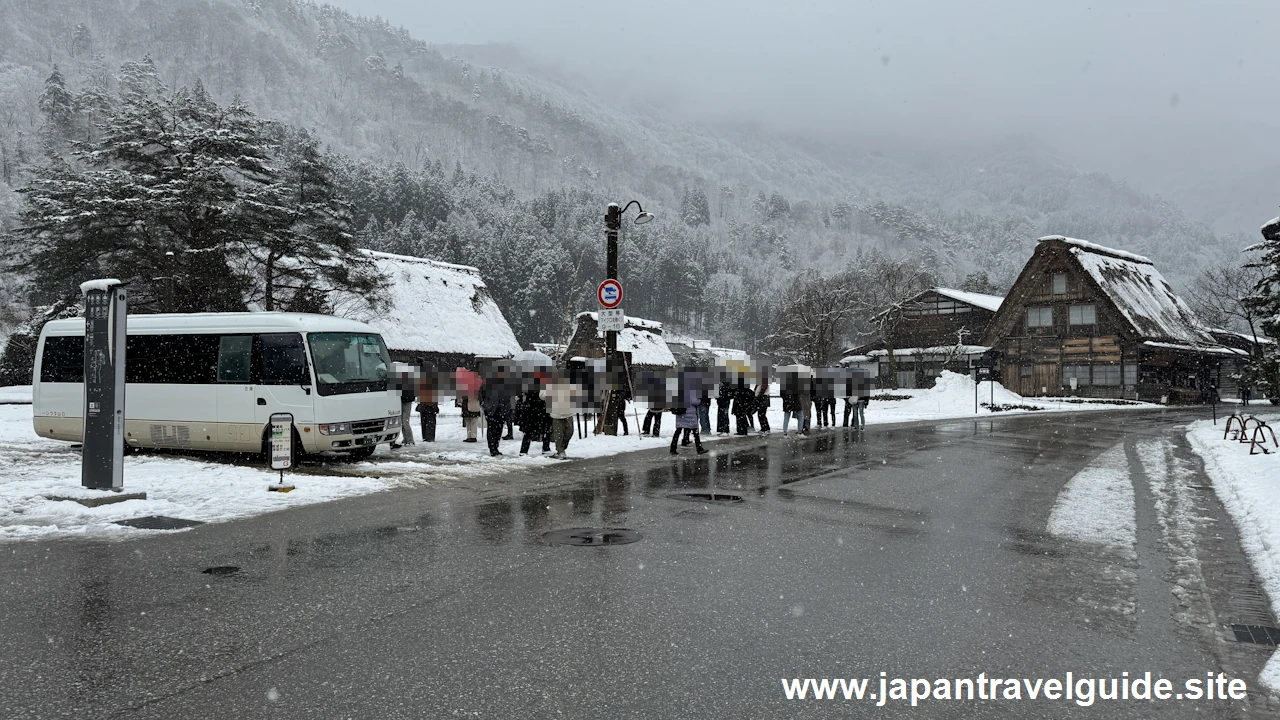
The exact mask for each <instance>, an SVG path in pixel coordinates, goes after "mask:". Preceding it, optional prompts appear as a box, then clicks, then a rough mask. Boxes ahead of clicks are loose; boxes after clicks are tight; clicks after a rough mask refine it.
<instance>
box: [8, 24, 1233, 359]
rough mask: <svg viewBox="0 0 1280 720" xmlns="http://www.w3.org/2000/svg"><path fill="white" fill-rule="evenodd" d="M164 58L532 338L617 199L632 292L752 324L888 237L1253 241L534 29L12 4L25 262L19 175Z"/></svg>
mask: <svg viewBox="0 0 1280 720" xmlns="http://www.w3.org/2000/svg"><path fill="white" fill-rule="evenodd" d="M144 59H146V60H145V61H146V62H148V63H150V64H151V66H152V67H154V72H155V77H156V81H157V87H156V88H155V89H154V93H153V94H154V98H155V99H156V101H157V102H158V101H159V100H160V99H161V98H163V96H164V95H165V94H166V93H168V94H173V93H179V92H181V91H183V89H187V90H190V89H193V88H196V87H199V88H200V92H201V93H205V94H207V97H208V98H209V101H210V102H213V103H215V104H217V103H220V104H221V105H222V106H225V107H233V106H234V107H240V106H243V107H244V108H246V109H247V111H249V112H251V113H252V114H254V115H255V116H256V117H257V118H260V119H263V120H266V121H270V123H269V124H271V125H273V126H275V127H276V129H275V130H265V131H263V133H262V137H263V138H266V139H268V140H269V139H270V138H273V137H275V138H282V137H291V136H293V135H292V134H293V133H297V132H300V131H303V130H305V131H306V132H308V133H309V137H313V138H315V139H316V140H317V141H318V143H319V147H320V148H323V150H324V152H325V156H324V159H323V160H324V163H325V165H326V169H325V172H327V173H329V174H331V176H332V178H333V182H334V184H335V188H336V191H337V192H338V193H339V194H340V195H341V196H342V199H343V202H345V203H346V204H347V206H348V209H349V216H348V217H346V218H345V220H344V223H345V225H344V228H345V229H335V232H347V231H349V232H351V233H352V234H354V236H355V241H356V244H358V245H363V246H369V247H375V248H378V249H384V250H390V251H394V252H402V253H409V254H415V255H421V256H427V257H434V258H439V259H444V260H449V261H453V262H463V263H467V264H472V265H477V266H479V267H480V268H481V270H482V272H483V273H484V275H485V277H486V279H487V280H488V282H489V284H490V286H491V289H492V290H493V292H494V296H495V298H496V299H497V300H498V302H499V303H500V304H501V305H502V307H503V309H504V311H505V312H506V314H507V316H508V318H509V319H510V320H511V321H512V325H513V327H514V328H515V330H516V332H517V335H518V336H519V338H520V339H521V340H522V341H523V342H529V341H532V340H543V339H547V340H549V339H553V338H555V337H557V336H559V335H561V334H563V331H564V327H565V318H566V316H568V315H569V314H570V313H572V312H573V311H575V310H577V309H580V308H586V307H590V306H591V305H592V304H593V301H592V300H591V292H590V289H591V287H593V286H594V282H595V281H597V280H598V279H599V278H600V277H602V275H603V260H604V258H603V254H604V253H603V232H602V215H603V211H604V206H605V204H606V203H608V202H610V201H620V202H626V201H627V200H630V199H633V198H635V199H638V200H640V201H641V202H642V203H643V204H644V207H645V209H646V210H648V211H650V212H653V213H655V214H656V215H657V216H658V220H657V221H655V222H654V223H651V224H648V225H645V226H643V227H636V226H633V225H628V226H627V227H626V228H625V230H624V243H623V258H622V275H623V279H624V282H626V284H627V295H628V301H627V303H626V306H627V310H628V312H629V314H633V315H640V316H648V317H653V318H655V319H659V320H664V321H668V322H673V323H675V324H677V325H680V326H684V327H685V328H686V329H688V330H690V331H693V332H697V333H699V334H702V335H707V336H710V337H713V338H714V339H716V340H719V341H720V342H723V343H732V344H738V345H746V346H751V345H752V344H753V343H754V342H755V341H757V340H758V339H759V338H761V337H763V336H764V335H765V334H767V329H768V325H769V323H770V320H771V315H772V312H773V307H774V303H775V302H776V298H777V297H778V295H779V294H780V290H781V288H782V287H783V286H784V285H785V283H786V282H787V280H788V278H790V277H791V276H793V275H794V274H796V273H798V272H800V271H802V270H805V269H808V268H815V269H817V270H819V271H820V272H824V273H826V272H831V271H834V270H837V269H840V268H844V267H846V266H847V265H849V264H850V263H857V262H858V258H859V257H860V256H865V255H866V254H868V253H887V254H890V255H904V254H905V255H909V256H912V257H918V258H919V259H920V261H921V262H922V263H924V264H925V265H926V266H927V267H928V269H929V270H930V271H931V272H932V274H933V275H935V276H936V277H937V278H939V279H940V281H942V282H946V283H957V284H958V283H959V282H960V280H961V278H963V277H965V276H966V275H968V274H969V273H971V272H972V271H974V270H976V269H981V270H985V271H987V272H989V273H990V274H991V276H992V278H993V279H994V280H995V281H996V282H997V284H1004V283H1008V282H1010V281H1011V280H1012V279H1013V277H1014V274H1015V273H1016V271H1017V270H1018V269H1019V268H1020V267H1021V266H1022V264H1023V262H1024V261H1025V259H1026V258H1027V257H1028V256H1029V255H1030V248H1031V246H1032V245H1033V244H1034V239H1035V238H1036V237H1038V236H1040V235H1045V234H1050V233H1054V234H1065V235H1073V236H1077V237H1084V238H1087V239H1090V240H1093V241H1095V242H1100V243H1103V244H1112V245H1117V246H1120V247H1123V248H1125V249H1128V250H1132V251H1135V252H1139V253H1143V254H1147V255H1150V256H1153V257H1154V258H1155V259H1156V260H1157V262H1159V263H1160V265H1161V267H1162V270H1164V271H1165V274H1166V275H1167V276H1168V277H1170V279H1171V280H1172V281H1174V282H1175V283H1177V282H1178V281H1179V280H1182V279H1185V278H1187V277H1189V276H1190V275H1191V274H1193V273H1194V271H1195V269H1196V268H1197V267H1199V266H1201V265H1203V264H1205V262H1206V261H1208V260H1210V259H1215V258H1217V257H1221V256H1223V255H1228V254H1234V253H1236V252H1237V251H1238V249H1239V248H1240V247H1242V246H1243V245H1244V244H1245V241H1244V240H1242V239H1238V238H1231V239H1220V238H1217V237H1215V236H1214V235H1213V233H1212V232H1210V231H1209V230H1208V229H1207V228H1205V227H1204V226H1202V225H1199V224H1196V223H1192V222H1189V221H1187V219H1186V218H1185V217H1184V215H1183V214H1182V213H1181V212H1179V211H1178V210H1177V209H1176V208H1174V207H1172V206H1170V205H1169V204H1168V203H1165V202H1163V201H1161V200H1160V199H1158V198H1154V197H1151V196H1149V195H1145V194H1143V193H1142V192H1140V191H1137V190H1135V189H1133V188H1130V187H1128V186H1127V185H1126V184H1125V183H1123V182H1120V181H1116V180H1114V179H1112V178H1109V177H1107V176H1105V175H1101V174H1097V173H1083V172H1080V171H1078V170H1076V169H1073V168H1071V167H1069V166H1067V165H1065V164H1064V163H1062V162H1060V161H1058V160H1057V159H1055V157H1054V156H1053V153H1052V152H1051V151H1050V150H1049V149H1047V148H1044V147H1042V146H1040V145H1039V144H1037V143H1036V142H1034V141H1032V140H1028V139H1011V140H1008V141H1006V142H1001V143H998V144H992V145H989V146H985V147H973V148H924V147H922V148H921V149H919V150H912V149H909V148H908V149H902V148H901V147H897V148H882V147H878V146H875V145H876V144H875V143H871V142H870V141H864V140H863V139H860V138H856V137H855V138H837V139H833V140H829V141H821V142H820V141H817V140H815V139H813V138H807V139H797V138H784V137H778V136H776V135H771V134H769V133H765V132H763V131H759V130H755V129H751V128H750V126H749V125H744V126H742V127H735V128H726V127H710V126H698V125H693V124H689V123H682V122H676V121H672V120H670V119H667V118H664V117H662V116H661V114H660V113H657V112H655V111H653V110H651V109H646V108H636V107H615V106H613V105H611V104H610V103H608V102H605V101H604V100H602V99H601V98H599V97H597V96H595V95H593V94H592V93H591V92H589V91H587V90H585V89H583V88H581V87H578V86H575V85H574V83H573V81H572V80H571V79H567V78H564V77H561V76H559V75H557V74H556V73H554V72H549V71H546V70H545V69H544V68H540V67H539V66H538V65H537V63H536V62H531V61H529V60H527V59H526V58H524V57H522V56H521V55H520V54H519V52H517V51H515V50H514V49H512V48H508V47H503V46H486V47H471V48H468V47H433V46H430V45H427V44H425V43H423V42H421V41H418V40H415V39H414V38H412V37H410V35H409V34H408V33H407V32H406V31H404V30H403V29H400V28H396V27H394V26H392V25H390V24H388V23H387V22H385V21H383V20H380V19H368V18H362V17H357V16H353V15H351V14H348V13H347V12H345V11H342V10H339V9H337V8H334V7H332V6H327V5H315V4H312V3H309V2H297V1H296V0H75V1H74V2H72V1H71V0H0V231H3V232H6V233H7V234H6V235H5V236H4V237H5V241H6V243H7V245H8V247H7V248H6V250H7V254H8V255H9V257H10V258H11V259H18V260H21V259H24V253H25V249H24V247H23V246H22V238H23V237H27V236H24V235H23V234H22V233H18V232H15V230H16V229H17V228H18V226H19V217H20V213H21V212H23V211H24V202H25V201H24V200H23V196H22V195H20V194H19V193H18V190H19V189H20V188H23V187H28V186H30V185H31V184H32V183H33V182H36V181H39V180H41V179H42V178H47V177H49V176H50V174H51V173H52V172H54V171H55V169H56V168H58V167H60V165H59V164H60V163H66V164H69V166H70V168H71V169H72V170H75V169H76V168H78V167H79V168H84V167H87V166H86V165H85V163H86V156H85V155H84V154H83V151H84V148H85V147H88V146H91V145H93V144H95V143H101V140H102V133H103V132H104V130H103V124H104V123H107V122H108V121H114V120H115V119H116V118H117V117H118V115H119V113H120V112H122V109H121V108H122V107H123V106H122V104H121V101H120V100H119V99H120V98H121V97H123V93H124V92H125V88H124V87H123V84H124V83H123V81H122V68H124V67H136V66H137V64H138V63H142V62H144ZM55 66H56V67H57V73H56V74H57V78H58V79H57V80H56V81H54V80H53V77H54V75H55ZM850 91H856V89H850ZM98 149H99V152H101V151H102V148H101V147H99V148H98ZM77 152H80V154H77ZM267 155H268V156H270V155H271V154H270V153H268V154H267ZM280 157H281V158H284V157H285V156H284V155H281V156H280ZM282 161H284V160H282ZM28 195H29V194H28ZM26 210H29V208H26ZM28 224H29V223H28ZM30 280H31V278H30V276H29V275H19V274H17V273H14V272H8V273H6V277H5V279H4V283H3V287H2V288H0V292H6V293H8V297H7V298H0V299H4V300H6V302H5V303H4V304H5V306H7V307H14V306H15V304H14V302H13V300H15V299H21V300H24V301H25V300H28V299H30V300H32V301H34V302H41V303H46V302H50V301H51V298H50V297H49V293H50V292H51V291H53V289H51V288H47V287H33V286H32V283H31V282H30ZM24 283H25V284H24Z"/></svg>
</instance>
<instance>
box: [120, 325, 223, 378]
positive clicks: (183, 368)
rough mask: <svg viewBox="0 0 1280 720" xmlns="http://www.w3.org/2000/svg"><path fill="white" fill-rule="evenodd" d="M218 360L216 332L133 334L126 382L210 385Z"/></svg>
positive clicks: (128, 352) (126, 355) (127, 351)
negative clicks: (210, 333) (205, 333)
mask: <svg viewBox="0 0 1280 720" xmlns="http://www.w3.org/2000/svg"><path fill="white" fill-rule="evenodd" d="M217 362H218V336H217V335H130V336H129V338H128V341H127V345H126V349H125V369H124V375H125V382H130V383H158V384H164V385H208V384H212V383H213V381H214V370H215V366H216V365H217Z"/></svg>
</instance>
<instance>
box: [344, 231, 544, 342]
mask: <svg viewBox="0 0 1280 720" xmlns="http://www.w3.org/2000/svg"><path fill="white" fill-rule="evenodd" d="M361 252H363V253H365V254H366V255H368V256H369V257H370V258H373V260H374V262H375V263H377V265H378V269H379V270H380V271H382V273H383V274H385V275H386V276H387V277H388V279H389V280H390V282H391V288H390V290H389V295H390V307H389V308H388V309H387V310H386V311H385V312H380V313H373V312H366V313H365V316H364V317H362V318H361V319H362V320H364V321H365V322H367V323H369V324H370V325H372V326H373V327H374V328H375V329H377V331H378V332H380V333H381V334H382V338H383V340H385V341H386V343H387V347H388V348H390V349H392V350H404V351H409V352H436V353H459V354H463V355H476V356H479V357H510V356H512V355H514V354H516V353H518V352H520V351H521V350H522V348H521V347H520V343H519V342H517V341H516V336H515V333H513V332H511V326H510V325H508V324H507V319H506V318H505V317H503V316H502V311H501V310H500V309H498V304H497V302H495V301H494V299H493V297H492V296H491V295H489V289H488V288H487V287H486V286H485V284H484V279H483V278H481V277H480V271H479V270H477V269H475V268H473V267H468V266H466V265H453V264H451V263H445V262H439V261H437V260H427V259H425V258H416V257H409V256H406V255H392V254H390V253H382V252H374V251H372V250H361Z"/></svg>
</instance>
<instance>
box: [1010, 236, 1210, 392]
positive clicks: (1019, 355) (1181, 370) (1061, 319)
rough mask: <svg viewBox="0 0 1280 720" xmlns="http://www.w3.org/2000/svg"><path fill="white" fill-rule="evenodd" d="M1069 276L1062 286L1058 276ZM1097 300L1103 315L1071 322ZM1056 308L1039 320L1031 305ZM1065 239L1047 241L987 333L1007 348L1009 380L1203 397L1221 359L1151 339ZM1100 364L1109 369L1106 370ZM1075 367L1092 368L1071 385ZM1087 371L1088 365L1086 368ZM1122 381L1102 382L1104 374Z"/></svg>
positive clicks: (1025, 387) (1019, 385) (1017, 385)
mask: <svg viewBox="0 0 1280 720" xmlns="http://www.w3.org/2000/svg"><path fill="white" fill-rule="evenodd" d="M1059 273H1062V274H1064V275H1065V276H1066V281H1067V282H1066V288H1065V292H1060V293H1055V292H1054V286H1053V282H1054V280H1053V278H1054V275H1056V274H1059ZM1088 304H1091V305H1093V306H1094V313H1095V322H1094V323H1092V324H1087V325H1085V324H1076V325H1072V324H1071V323H1070V308H1071V306H1073V305H1088ZM1044 307H1048V308H1051V309H1052V317H1053V324H1052V325H1049V326H1044V327H1032V326H1029V325H1028V323H1027V311H1028V309H1029V308H1044ZM1146 339H1148V338H1142V337H1138V336H1137V334H1136V331H1135V329H1134V328H1133V326H1132V325H1131V324H1130V323H1129V322H1128V321H1127V320H1126V319H1125V318H1124V317H1123V316H1122V315H1120V313H1119V312H1118V311H1117V310H1116V309H1115V307H1114V306H1113V305H1112V303H1111V301H1110V300H1109V299H1108V298H1107V297H1106V296H1105V295H1104V294H1103V292H1102V290H1101V289H1100V288H1099V287H1098V285H1097V284H1096V283H1094V282H1093V281H1092V278H1090V277H1089V276H1088V274H1087V273H1086V272H1085V271H1084V270H1083V269H1081V268H1079V266H1078V264H1077V263H1076V262H1074V260H1073V258H1072V256H1071V254H1070V252H1069V251H1068V250H1066V249H1065V246H1059V247H1055V246H1054V245H1053V244H1052V241H1050V242H1049V243H1042V244H1041V245H1040V246H1039V247H1038V248H1037V250H1036V253H1035V255H1033V256H1032V258H1031V260H1030V261H1028V263H1027V266H1026V267H1024V268H1023V271H1022V273H1021V275H1020V276H1019V278H1018V281H1017V282H1016V283H1015V284H1014V286H1013V288H1012V289H1011V290H1010V292H1009V294H1008V295H1007V296H1006V298H1005V302H1004V305H1003V307H1001V311H1000V312H999V313H997V317H996V319H995V321H994V322H993V323H992V325H991V326H990V328H989V329H988V332H987V337H986V344H988V345H990V346H992V347H994V348H995V349H996V350H997V351H998V352H999V353H1000V354H1001V363H1000V374H1001V378H1002V381H1003V382H1004V384H1005V386H1006V387H1008V388H1009V389H1010V390H1013V391H1014V392H1017V393H1019V394H1021V395H1024V396H1038V395H1050V396H1077V397H1098V398H1125V399H1131V400H1146V401H1153V402H1160V401H1162V400H1163V401H1166V402H1169V403H1188V402H1197V401H1198V400H1199V398H1200V394H1201V388H1202V387H1203V386H1204V384H1205V383H1206V382H1208V381H1209V380H1210V379H1211V376H1212V375H1213V374H1214V373H1216V372H1217V369H1216V365H1217V362H1216V360H1213V359H1211V358H1209V357H1208V356H1205V355H1200V354H1197V353H1194V352H1190V351H1179V350H1174V349H1153V348H1150V347H1148V346H1144V345H1143V341H1144V340H1146ZM1099 368H1102V369H1101V370H1099ZM1068 369H1072V370H1074V369H1079V370H1081V371H1084V370H1086V369H1087V372H1088V374H1089V383H1088V384H1087V385H1081V386H1079V387H1078V388H1077V389H1076V390H1072V389H1071V387H1070V381H1069V379H1068V377H1069V375H1070V372H1069V371H1068ZM1082 374H1083V372H1082ZM1117 376H1118V378H1119V384H1102V383H1100V382H1099V381H1098V379H1099V378H1103V379H1105V380H1114V379H1115V378H1116V377H1117Z"/></svg>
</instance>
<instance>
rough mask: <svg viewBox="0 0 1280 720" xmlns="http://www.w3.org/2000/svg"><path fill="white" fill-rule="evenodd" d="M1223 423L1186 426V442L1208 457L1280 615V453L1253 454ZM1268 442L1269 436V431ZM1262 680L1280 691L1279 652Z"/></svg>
mask: <svg viewBox="0 0 1280 720" xmlns="http://www.w3.org/2000/svg"><path fill="white" fill-rule="evenodd" d="M1262 420H1263V421H1264V422H1266V423H1267V424H1268V425H1280V415H1272V416H1269V417H1263V418H1262ZM1223 430H1224V427H1223V425H1221V424H1219V425H1214V424H1213V423H1211V422H1210V421H1208V420H1200V421H1197V422H1193V423H1191V424H1190V425H1188V426H1187V441H1188V442H1190V443H1191V447H1192V449H1194V450H1195V451H1196V454H1198V455H1199V456H1200V457H1201V458H1202V459H1203V460H1204V469H1205V472H1206V473H1207V474H1208V475H1209V478H1210V479H1211V480H1212V481H1213V489H1214V491H1215V492H1216V493H1217V494H1218V498H1219V499H1221V500H1222V504H1223V505H1224V506H1225V507H1226V508H1227V512H1228V513H1230V514H1231V519H1232V520H1233V521H1234V522H1235V525H1236V528H1237V529H1238V530H1239V532H1240V544H1241V545H1243V546H1244V550H1245V552H1246V553H1247V554H1248V555H1249V560H1250V561H1251V562H1252V563H1253V569H1254V571H1255V572H1257V573H1258V577H1259V578H1261V579H1262V584H1263V586H1264V588H1265V589H1266V591H1267V596H1268V597H1269V598H1271V605H1272V608H1271V609H1272V611H1273V612H1275V613H1277V614H1280V515H1277V514H1276V508H1277V507H1280V454H1277V453H1276V451H1275V447H1274V446H1272V447H1271V450H1272V452H1271V453H1270V454H1266V455H1264V454H1261V453H1259V454H1256V455H1250V454H1249V445H1247V444H1241V443H1239V442H1235V441H1233V440H1224V439H1223V438H1222V433H1223ZM1267 439H1268V441H1269V440H1270V435H1268V438H1267ZM1259 679H1260V680H1261V681H1262V682H1263V683H1264V684H1265V685H1267V686H1268V687H1270V688H1271V689H1273V690H1280V653H1276V654H1273V655H1272V656H1271V659H1270V660H1269V661H1267V665H1266V667H1265V668H1263V671H1262V675H1261V676H1260V677H1259Z"/></svg>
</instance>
